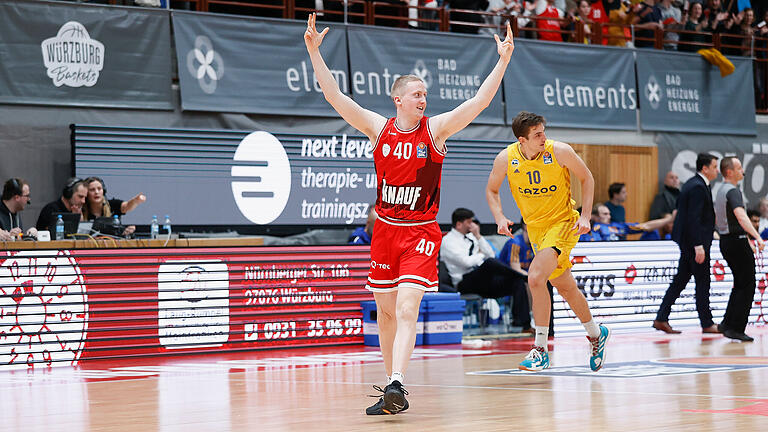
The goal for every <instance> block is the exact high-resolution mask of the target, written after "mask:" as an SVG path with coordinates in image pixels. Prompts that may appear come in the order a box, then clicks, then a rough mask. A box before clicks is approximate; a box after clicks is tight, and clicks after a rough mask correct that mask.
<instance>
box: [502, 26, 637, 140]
mask: <svg viewBox="0 0 768 432" xmlns="http://www.w3.org/2000/svg"><path fill="white" fill-rule="evenodd" d="M634 69H635V68H634V59H633V58H632V51H631V50H628V49H622V48H609V47H592V46H587V45H577V46H574V45H573V44H568V45H566V44H557V43H550V42H547V43H542V42H536V41H527V40H519V39H518V40H516V41H515V52H514V54H512V62H511V63H510V65H509V68H508V69H507V73H506V75H505V76H504V99H505V101H506V108H507V123H509V124H511V123H512V120H513V119H514V118H515V116H516V115H517V113H518V112H520V111H530V112H534V113H536V114H539V115H543V116H544V117H546V119H547V124H549V125H552V126H561V127H573V128H590V129H619V130H634V129H636V128H637V114H636V110H637V93H636V90H635V87H636V86H635V70H634Z"/></svg>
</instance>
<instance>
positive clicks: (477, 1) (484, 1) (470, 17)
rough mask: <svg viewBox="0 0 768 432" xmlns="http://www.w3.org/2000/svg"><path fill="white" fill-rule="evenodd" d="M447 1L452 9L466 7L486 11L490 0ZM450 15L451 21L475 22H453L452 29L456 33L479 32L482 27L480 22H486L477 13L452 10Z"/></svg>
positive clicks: (466, 8) (471, 9)
mask: <svg viewBox="0 0 768 432" xmlns="http://www.w3.org/2000/svg"><path fill="white" fill-rule="evenodd" d="M447 3H448V4H449V5H450V7H451V9H465V10H470V11H484V10H486V9H488V0H448V1H447ZM450 16H451V18H450V19H451V21H461V22H465V23H472V24H475V25H462V24H451V31H452V32H454V33H469V34H477V32H478V30H479V29H480V27H481V26H480V25H478V24H483V23H484V22H485V21H484V20H483V17H482V16H480V15H479V14H477V13H467V12H454V11H451V12H450Z"/></svg>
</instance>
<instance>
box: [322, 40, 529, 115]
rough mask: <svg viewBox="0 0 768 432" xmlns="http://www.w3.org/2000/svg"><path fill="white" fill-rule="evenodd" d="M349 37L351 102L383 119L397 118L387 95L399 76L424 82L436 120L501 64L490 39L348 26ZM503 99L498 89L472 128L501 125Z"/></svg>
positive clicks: (472, 92) (431, 112)
mask: <svg viewBox="0 0 768 432" xmlns="http://www.w3.org/2000/svg"><path fill="white" fill-rule="evenodd" d="M347 32H348V33H349V60H350V66H351V88H352V95H353V98H354V99H355V101H357V102H358V103H359V104H360V105H362V106H363V107H365V108H367V109H370V110H372V111H375V112H378V113H379V114H381V115H384V116H387V117H394V115H395V106H394V104H393V102H392V99H390V96H389V93H390V89H391V87H392V83H393V82H394V80H395V79H396V78H397V77H398V76H400V75H407V74H413V75H416V76H419V77H421V78H422V79H423V80H424V82H425V83H426V84H427V93H428V96H427V112H426V114H427V115H428V116H434V115H437V114H440V113H443V112H446V111H450V110H452V109H454V108H456V107H457V106H459V105H460V104H461V103H462V102H464V101H465V100H467V99H469V98H471V97H473V96H474V95H475V94H476V93H477V89H478V88H479V87H480V85H481V84H482V83H483V80H484V79H485V77H486V76H487V75H488V73H490V72H491V70H492V69H493V67H494V66H495V65H496V62H497V61H498V59H499V54H498V53H497V52H496V42H495V41H494V40H493V38H491V37H489V36H485V37H480V36H474V37H472V36H457V35H453V34H449V33H429V32H421V31H405V30H394V29H382V28H373V27H362V26H352V25H350V26H349V27H348V29H347ZM323 44H325V42H324V43H323ZM514 55H515V54H513V60H514ZM501 100H502V97H501V89H499V91H498V92H497V93H496V96H494V98H493V100H492V101H491V104H490V106H489V107H488V108H486V109H485V110H484V111H483V112H482V113H480V115H479V116H478V117H477V118H476V119H475V123H485V124H503V123H504V110H503V108H502V102H501Z"/></svg>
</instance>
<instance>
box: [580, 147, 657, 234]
mask: <svg viewBox="0 0 768 432" xmlns="http://www.w3.org/2000/svg"><path fill="white" fill-rule="evenodd" d="M571 145H572V146H573V149H574V150H575V151H576V153H577V154H578V155H579V156H580V157H581V158H582V159H584V162H586V164H587V166H588V167H589V169H590V170H591V171H592V175H593V176H594V177H595V203H602V202H605V201H607V200H608V186H609V185H610V184H611V183H614V182H621V183H625V184H626V185H627V192H628V196H627V201H626V202H625V203H624V207H625V208H626V209H627V221H629V222H643V221H645V220H647V219H648V211H649V209H650V207H651V202H652V201H653V197H654V195H656V194H657V193H658V178H659V175H658V150H657V148H656V147H637V146H620V145H589V144H571ZM571 189H572V190H573V197H574V199H575V200H576V206H577V207H578V206H580V205H581V187H580V185H579V183H578V181H577V180H576V179H573V181H572V183H571Z"/></svg>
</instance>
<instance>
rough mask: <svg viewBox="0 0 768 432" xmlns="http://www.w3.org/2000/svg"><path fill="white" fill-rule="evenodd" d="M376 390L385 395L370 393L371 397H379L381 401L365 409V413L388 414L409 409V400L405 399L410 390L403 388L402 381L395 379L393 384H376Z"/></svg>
mask: <svg viewBox="0 0 768 432" xmlns="http://www.w3.org/2000/svg"><path fill="white" fill-rule="evenodd" d="M373 388H374V390H377V391H379V392H381V393H383V395H381V396H378V395H369V396H370V397H378V398H379V401H378V402H376V403H375V404H373V405H371V406H369V407H368V408H366V409H365V413H366V414H368V415H386V414H397V413H401V412H403V411H405V410H407V409H408V401H407V400H406V399H405V395H407V394H408V391H407V390H406V389H405V388H403V385H402V384H400V381H394V382H392V384H390V385H388V386H386V387H384V389H382V388H381V387H379V386H377V385H375V386H373Z"/></svg>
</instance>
